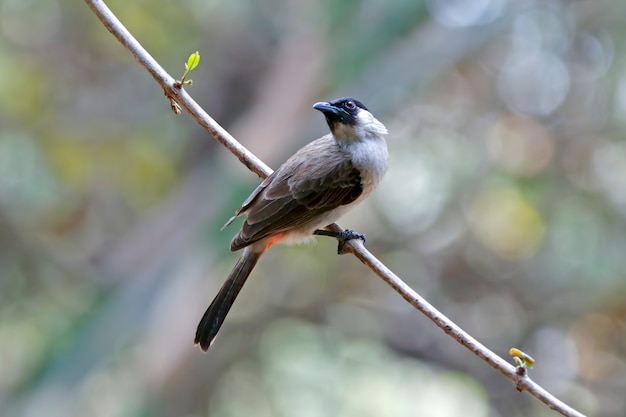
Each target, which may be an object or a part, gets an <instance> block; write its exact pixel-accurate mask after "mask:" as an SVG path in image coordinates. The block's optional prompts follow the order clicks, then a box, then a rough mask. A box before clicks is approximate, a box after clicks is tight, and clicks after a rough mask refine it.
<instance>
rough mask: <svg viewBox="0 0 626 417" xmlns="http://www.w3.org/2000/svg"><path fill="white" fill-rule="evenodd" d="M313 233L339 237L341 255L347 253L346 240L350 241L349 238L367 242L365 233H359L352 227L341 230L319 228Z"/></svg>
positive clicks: (338, 249) (339, 252)
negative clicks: (351, 228)
mask: <svg viewBox="0 0 626 417" xmlns="http://www.w3.org/2000/svg"><path fill="white" fill-rule="evenodd" d="M313 234H314V235H318V236H330V237H334V238H335V239H337V241H338V244H337V253H338V254H339V255H343V254H345V253H347V251H346V248H345V245H346V242H348V241H349V240H353V239H360V240H362V241H363V242H365V235H363V234H361V233H357V232H355V231H354V230H350V229H344V230H342V231H341V232H332V231H330V230H324V229H317V230H315V231H314V232H313Z"/></svg>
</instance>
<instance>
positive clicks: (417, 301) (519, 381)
mask: <svg viewBox="0 0 626 417" xmlns="http://www.w3.org/2000/svg"><path fill="white" fill-rule="evenodd" d="M85 2H86V3H87V4H88V5H89V7H90V8H91V9H92V10H93V12H94V13H95V14H96V15H97V16H98V18H99V19H100V20H101V21H102V23H103V24H104V26H105V27H106V28H107V29H108V30H109V32H111V33H112V34H113V35H114V36H115V37H116V38H117V39H118V40H119V41H120V43H121V44H122V45H123V46H124V47H125V48H126V49H127V50H128V51H129V52H130V53H131V54H132V55H133V56H134V57H135V59H136V60H137V61H138V62H139V63H140V64H141V66H143V67H144V68H145V69H146V70H147V71H148V72H149V73H150V74H151V75H152V76H153V77H154V79H155V80H156V81H157V82H158V83H159V85H161V87H162V88H163V90H164V92H165V95H166V96H167V97H168V98H169V99H170V100H173V101H175V102H176V103H178V105H179V106H180V107H181V108H182V109H184V110H186V111H187V112H188V113H189V114H190V115H191V117H193V118H194V119H195V120H196V121H197V122H198V123H199V124H200V125H201V126H202V127H204V128H205V129H206V130H207V131H208V132H209V133H210V134H211V136H213V137H214V138H215V139H216V140H217V141H218V142H220V143H221V144H222V145H224V146H225V147H226V148H227V149H228V150H229V151H230V152H231V153H233V155H235V156H236V157H237V158H238V159H239V160H240V161H241V162H242V163H243V164H244V165H245V166H246V167H247V168H248V169H250V170H251V171H253V172H254V173H256V174H257V175H259V176H260V177H261V178H265V177H266V176H268V175H269V174H270V173H271V172H272V170H271V169H270V168H269V167H268V166H267V165H265V164H264V163H263V161H261V160H260V159H258V158H257V157H256V156H255V155H254V154H252V153H251V152H250V151H248V150H247V149H246V148H245V147H244V146H242V145H241V144H240V143H239V142H237V141H236V140H235V138H233V137H232V136H231V135H230V134H229V133H228V132H227V131H226V130H225V129H224V128H222V127H221V126H220V125H219V124H218V123H217V122H216V121H215V120H213V119H212V118H211V117H210V116H209V115H208V114H207V113H206V112H205V111H204V110H203V109H202V108H201V107H200V106H199V105H198V104H197V103H196V102H195V101H194V100H193V99H192V98H191V96H189V94H187V92H186V91H185V90H184V89H183V88H180V87H177V86H176V80H175V79H174V78H172V77H171V76H170V75H169V74H168V73H167V72H166V71H165V70H164V69H163V68H162V67H161V66H160V65H159V64H158V63H157V62H156V61H155V60H154V58H152V56H151V55H150V54H149V53H148V52H147V51H146V50H145V49H144V48H143V47H142V46H141V45H140V44H139V42H137V40H136V39H135V38H134V37H133V36H132V35H131V34H130V32H128V30H126V28H125V27H124V26H123V25H122V23H121V22H120V21H119V20H118V19H117V17H115V15H114V14H113V13H112V12H111V10H109V8H108V7H107V6H106V5H105V4H104V2H103V1H101V0H85ZM329 229H330V230H334V231H341V230H342V229H341V228H340V227H339V226H337V225H336V224H333V225H332V226H329ZM346 250H347V251H348V252H350V253H352V254H353V255H354V256H356V257H357V259H359V260H360V261H361V262H362V263H363V264H365V265H366V266H367V267H369V268H370V269H371V270H372V271H374V272H375V273H376V274H377V275H378V276H379V277H381V278H382V279H383V280H384V281H385V282H386V283H387V284H389V286H391V287H392V288H393V289H394V290H395V291H396V292H397V293H398V294H400V295H401V296H402V298H404V299H405V300H406V301H407V302H408V303H409V304H411V305H412V306H413V307H415V308H416V309H418V310H419V311H421V312H422V313H423V314H424V315H426V317H428V318H429V319H430V320H432V321H433V322H434V323H435V324H436V325H437V326H438V327H439V328H441V329H442V330H443V331H444V332H445V333H447V334H448V335H450V336H451V337H453V338H454V339H455V340H456V341H457V342H459V343H460V344H462V345H463V346H465V347H466V348H467V349H469V350H470V351H471V352H473V353H474V354H475V355H476V356H478V357H480V358H481V359H482V360H483V361H485V362H486V363H488V364H489V365H490V366H491V367H493V368H494V369H496V370H498V371H499V372H500V373H502V374H503V375H504V376H506V377H507V378H509V379H510V380H511V381H513V382H514V384H515V386H516V388H517V389H518V390H519V391H528V392H529V393H530V394H531V395H533V396H534V397H536V398H538V399H539V400H540V401H542V402H543V403H545V404H546V405H547V406H548V407H550V408H551V409H553V410H555V411H557V412H559V413H561V414H562V415H564V416H568V417H584V415H583V414H582V413H580V412H579V411H577V410H575V409H573V408H571V407H570V406H568V405H567V404H565V403H563V402H562V401H561V400H559V399H558V398H556V397H555V396H553V395H552V394H550V393H549V392H548V391H546V390H545V389H543V388H542V387H541V386H540V385H538V384H537V383H535V382H534V381H532V380H531V379H530V378H529V377H528V375H527V373H526V372H520V373H519V374H518V372H517V369H516V367H514V366H513V365H511V364H510V363H508V362H507V361H505V360H504V359H502V358H501V357H499V356H498V355H496V354H495V353H493V352H492V351H491V350H489V349H487V348H486V347H485V346H484V345H482V344H481V343H480V342H478V341H477V340H476V339H474V338H473V337H472V336H470V335H469V334H468V333H467V332H465V331H464V330H462V329H461V328H460V327H459V326H458V325H456V324H455V323H454V322H452V321H451V320H450V319H448V318H447V317H446V316H445V315H444V314H442V313H441V312H440V311H438V310H437V309H436V308H435V307H433V306H432V305H431V304H430V303H429V302H428V301H426V300H425V299H424V298H422V297H421V296H420V295H419V294H417V293H416V292H415V291H414V290H413V289H412V288H410V287H409V286H408V285H407V284H405V283H404V281H402V280H401V279H400V278H399V277H398V276H397V275H396V274H394V273H393V272H392V271H391V270H390V269H389V268H387V267H386V266H385V265H384V264H383V263H382V262H381V261H380V260H378V259H377V258H376V257H375V256H374V255H372V254H371V253H370V252H369V251H368V250H367V249H366V248H365V246H363V242H362V241H360V240H358V239H357V240H352V241H349V242H348V243H347V245H346ZM520 374H521V375H520Z"/></svg>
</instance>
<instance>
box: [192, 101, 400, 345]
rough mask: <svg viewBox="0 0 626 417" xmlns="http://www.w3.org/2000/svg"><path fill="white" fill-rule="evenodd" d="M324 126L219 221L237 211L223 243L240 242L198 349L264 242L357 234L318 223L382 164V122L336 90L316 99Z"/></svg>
mask: <svg viewBox="0 0 626 417" xmlns="http://www.w3.org/2000/svg"><path fill="white" fill-rule="evenodd" d="M313 108H314V109H316V110H319V111H320V112H322V114H323V115H324V117H325V118H326V123H327V124H328V127H329V128H330V133H329V134H327V135H325V136H322V137H321V138H319V139H317V140H314V141H312V142H310V143H308V144H307V145H305V146H304V147H302V148H301V149H300V150H298V151H297V152H296V153H295V154H294V155H292V156H291V157H290V158H289V159H287V161H285V162H284V163H283V164H282V165H281V166H280V167H279V168H278V169H277V170H276V171H274V172H273V173H272V174H271V175H269V176H268V177H267V178H266V179H265V180H264V181H263V182H262V183H261V184H260V185H259V186H258V187H257V188H256V189H255V190H254V191H253V192H252V193H251V194H250V196H249V197H248V198H247V199H246V200H245V201H244V202H243V204H242V205H241V207H239V209H238V210H237V211H236V212H235V214H234V215H233V216H232V217H231V218H230V219H229V220H228V221H227V222H226V224H225V225H224V226H223V227H222V229H224V228H225V227H227V226H229V225H230V224H231V223H232V222H233V221H234V220H235V219H236V218H237V217H239V216H242V215H245V216H246V217H245V220H244V222H243V225H242V227H241V230H240V231H239V232H238V233H237V234H236V235H235V237H234V238H233V239H232V241H231V243H230V250H231V251H232V252H234V251H239V250H242V249H243V252H242V254H241V256H240V257H239V259H238V261H237V263H236V264H235V266H234V268H233V270H232V272H231V273H230V275H228V278H226V281H225V282H224V284H223V285H222V287H221V289H220V290H219V292H218V293H217V295H216V296H215V298H214V299H213V301H212V302H211V304H210V305H209V307H208V308H207V310H206V312H205V313H204V315H203V316H202V319H201V320H200V323H199V324H198V328H197V330H196V335H195V344H197V345H199V346H200V349H202V350H203V351H206V350H208V348H209V347H210V346H211V344H212V343H213V342H214V340H215V337H216V336H217V333H218V332H219V330H220V328H221V326H222V324H223V323H224V319H225V318H226V315H227V314H228V312H229V311H230V308H231V307H232V305H233V303H234V301H235V299H236V297H237V295H238V294H239V292H240V291H241V289H242V287H243V285H244V283H245V282H246V280H247V278H248V276H249V275H250V273H251V272H252V269H253V268H254V267H255V265H256V264H257V262H258V260H259V258H260V257H261V255H263V254H264V253H265V251H267V250H268V249H269V248H271V247H272V246H274V245H276V244H278V243H281V244H287V245H292V244H299V243H306V242H307V241H309V240H311V239H314V236H315V235H324V236H331V237H334V238H337V239H338V240H339V248H338V251H339V252H340V253H341V247H342V245H343V243H345V242H346V241H348V240H351V239H362V240H365V237H364V236H363V235H361V234H359V233H356V232H354V231H352V230H348V229H346V230H344V231H343V232H333V231H329V230H322V229H320V228H324V227H326V226H328V225H330V224H332V223H334V222H336V221H337V220H338V219H339V218H340V217H341V216H342V215H344V214H345V213H346V212H347V211H349V210H350V209H352V208H353V207H355V206H356V205H358V204H359V203H361V202H362V201H363V200H364V199H365V198H366V197H367V196H369V195H370V194H371V193H372V191H373V190H374V189H375V188H376V187H377V185H378V184H379V182H380V181H381V179H382V177H383V175H384V174H385V172H386V171H387V166H388V161H387V160H388V151H387V143H386V141H385V138H384V137H385V135H386V134H387V133H388V131H387V128H386V127H385V125H383V124H382V123H381V122H380V121H378V120H377V119H376V118H375V117H374V116H373V115H372V113H371V112H370V111H369V110H368V109H367V107H365V105H363V103H361V102H360V101H358V100H356V99H354V98H350V97H342V98H338V99H335V100H332V101H329V102H318V103H315V104H314V105H313Z"/></svg>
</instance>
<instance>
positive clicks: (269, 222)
mask: <svg viewBox="0 0 626 417" xmlns="http://www.w3.org/2000/svg"><path fill="white" fill-rule="evenodd" d="M362 191H363V189H362V187H361V177H360V174H359V170H358V169H356V168H355V167H354V166H353V165H352V163H351V161H350V159H349V157H348V155H346V154H345V153H344V151H343V150H342V149H341V148H339V147H338V146H337V145H336V144H335V142H334V140H332V139H330V138H328V137H325V138H322V139H319V140H317V141H315V142H312V143H310V144H309V145H307V146H305V147H304V148H303V149H301V150H300V151H298V153H296V154H295V155H294V156H292V157H291V158H289V160H287V162H285V163H284V164H283V165H282V166H281V167H280V168H279V169H278V170H277V171H276V172H275V173H274V174H273V175H272V179H271V181H269V183H268V184H267V185H266V187H264V189H263V190H262V191H260V192H259V193H258V195H256V198H254V199H252V201H251V202H250V204H249V207H248V208H247V215H248V217H247V218H246V221H245V222H244V224H243V226H242V229H241V231H240V232H239V233H238V234H237V236H235V237H234V238H233V240H232V242H231V250H233V251H235V250H239V249H241V248H243V247H246V246H248V245H250V244H252V243H254V242H256V241H258V240H261V239H263V238H265V237H267V236H271V235H274V234H277V233H281V232H284V231H287V230H290V229H293V228H297V227H301V226H304V225H306V224H308V223H311V222H312V221H314V220H315V219H317V218H318V217H319V216H320V215H323V214H324V213H326V212H328V211H330V210H333V209H335V208H337V207H339V206H342V205H345V204H349V203H352V202H353V201H355V200H356V199H357V198H358V197H359V196H360V195H361V193H362Z"/></svg>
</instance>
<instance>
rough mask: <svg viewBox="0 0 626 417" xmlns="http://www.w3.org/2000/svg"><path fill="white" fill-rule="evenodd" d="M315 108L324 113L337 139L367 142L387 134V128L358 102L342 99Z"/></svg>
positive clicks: (319, 104) (315, 105) (318, 104)
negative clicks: (369, 139)
mask: <svg viewBox="0 0 626 417" xmlns="http://www.w3.org/2000/svg"><path fill="white" fill-rule="evenodd" d="M313 108H314V109H316V110H319V111H321V112H322V113H324V116H325V117H326V122H327V123H328V127H330V131H331V132H332V134H333V136H334V137H335V139H337V140H339V141H341V140H348V141H352V140H365V139H368V138H379V137H382V136H383V135H386V134H387V128H386V127H385V125H383V124H382V123H381V122H379V121H378V120H376V118H375V117H374V116H373V115H372V113H370V112H369V110H368V109H367V107H365V105H363V103H361V102H360V101H358V100H355V99H353V98H350V97H342V98H338V99H336V100H333V101H329V102H319V103H315V104H314V105H313Z"/></svg>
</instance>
